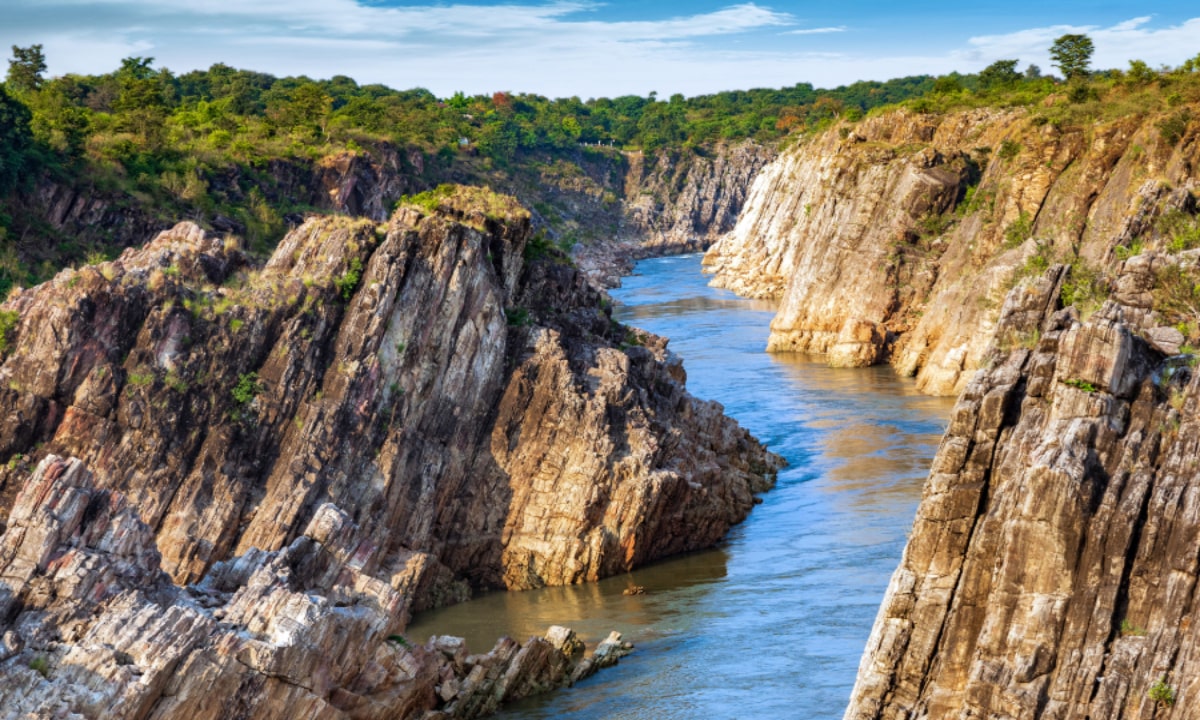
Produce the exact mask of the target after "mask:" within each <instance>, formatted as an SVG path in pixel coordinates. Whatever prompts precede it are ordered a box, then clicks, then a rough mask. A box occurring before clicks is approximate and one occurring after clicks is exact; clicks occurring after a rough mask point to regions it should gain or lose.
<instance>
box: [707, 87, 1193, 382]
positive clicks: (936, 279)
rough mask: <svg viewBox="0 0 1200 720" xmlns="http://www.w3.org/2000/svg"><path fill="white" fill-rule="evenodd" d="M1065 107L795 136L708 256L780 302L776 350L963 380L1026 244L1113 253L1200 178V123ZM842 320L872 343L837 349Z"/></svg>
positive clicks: (1089, 254)
mask: <svg viewBox="0 0 1200 720" xmlns="http://www.w3.org/2000/svg"><path fill="white" fill-rule="evenodd" d="M1055 103H1058V104H1059V105H1061V104H1063V103H1065V98H1056V99H1055V98H1052V99H1051V100H1050V105H1051V108H1050V109H1047V110H1046V111H1045V112H1046V114H1042V113H1040V112H1029V111H1026V110H1021V109H1012V110H989V109H975V110H967V111H961V112H955V113H950V114H945V115H938V114H914V113H911V112H907V111H893V112H890V113H886V114H883V115H880V116H876V117H871V118H868V119H866V120H863V121H862V122H859V123H857V124H855V125H852V126H851V125H842V126H840V127H835V128H833V129H831V130H829V131H827V132H825V133H823V134H821V135H818V136H816V137H813V138H810V139H806V140H801V141H800V142H799V143H798V144H797V145H795V146H794V147H793V148H791V149H789V150H788V151H786V152H785V153H783V154H782V155H781V156H780V157H779V158H778V159H777V160H776V161H774V162H773V163H772V164H770V165H768V166H767V167H766V168H765V169H764V170H763V171H762V172H761V173H760V174H759V175H758V177H757V179H756V180H755V183H754V187H753V188H752V190H751V193H750V197H749V198H748V199H747V200H746V206H745V210H744V211H743V213H742V216H741V218H740V219H739V221H738V224H737V226H736V227H735V228H734V230H733V231H732V232H730V233H729V234H728V235H726V236H725V237H723V238H722V239H721V240H720V241H719V242H718V243H716V244H715V245H714V246H713V247H712V248H711V249H710V251H709V252H708V254H707V256H706V258H705V263H706V265H707V266H708V268H709V269H710V270H711V271H712V272H714V273H715V277H714V281H713V282H714V284H717V285H719V286H723V287H728V288H730V289H733V290H735V291H737V292H739V293H742V294H745V295H751V296H757V297H778V298H781V299H782V303H781V306H780V309H779V312H778V314H777V316H776V317H775V319H774V321H773V322H772V325H771V329H772V332H771V338H770V341H769V349H771V350H778V351H800V352H812V353H831V358H830V359H831V361H832V362H834V363H835V364H843V365H862V364H869V363H872V362H878V361H884V360H890V362H892V363H893V364H894V365H895V366H896V367H897V369H899V370H900V371H901V372H903V373H905V374H915V375H916V376H917V383H918V387H920V388H921V389H922V390H924V391H925V392H929V393H934V394H951V393H958V392H961V390H962V389H963V388H964V387H965V385H966V383H967V382H968V380H969V379H970V377H971V375H972V373H973V372H974V371H975V369H976V368H978V367H979V365H980V363H981V362H982V360H983V358H984V356H985V353H986V351H987V348H988V346H989V344H990V343H991V340H992V338H993V336H994V333H995V330H996V316H997V312H998V310H999V306H1000V303H1001V301H1002V300H1003V297H1004V295H1005V293H1006V292H1007V290H1008V289H1009V288H1010V287H1011V286H1012V284H1013V282H1014V281H1015V279H1016V276H1017V275H1019V274H1020V273H1021V272H1022V271H1023V269H1024V268H1025V266H1026V264H1027V263H1028V262H1029V261H1030V259H1031V258H1035V257H1036V258H1038V259H1039V260H1040V261H1042V262H1043V267H1044V266H1045V264H1046V261H1049V262H1053V261H1054V260H1056V259H1060V260H1063V261H1069V260H1071V259H1073V258H1076V257H1079V258H1082V259H1083V260H1084V261H1086V262H1088V263H1090V264H1092V265H1095V266H1111V264H1112V263H1113V262H1115V249H1116V248H1117V247H1119V246H1129V245H1130V244H1132V243H1133V241H1134V240H1135V239H1138V238H1140V239H1141V240H1144V241H1150V243H1151V244H1153V243H1155V242H1159V240H1160V239H1159V237H1158V236H1157V235H1156V230H1155V219H1156V218H1158V217H1160V216H1162V215H1163V214H1165V213H1167V212H1168V211H1170V210H1172V209H1179V208H1183V209H1187V210H1191V209H1192V208H1193V207H1194V204H1195V200H1194V197H1193V195H1194V194H1195V193H1196V192H1197V191H1198V190H1200V181H1198V180H1197V178H1196V168H1197V167H1198V166H1200V123H1197V122H1195V121H1193V122H1191V123H1190V124H1189V125H1188V126H1187V130H1186V131H1185V132H1184V133H1183V135H1182V137H1178V138H1173V139H1172V140H1168V139H1167V138H1165V137H1164V135H1163V133H1162V132H1161V131H1160V129H1159V123H1161V122H1162V120H1163V118H1164V117H1165V116H1164V115H1162V114H1155V113H1149V112H1148V113H1147V114H1144V115H1130V116H1126V117H1123V118H1120V119H1117V120H1111V121H1100V122H1095V123H1091V122H1087V123H1078V124H1076V123H1073V122H1071V121H1068V120H1062V119H1055V118H1057V117H1058V116H1056V115H1054V114H1053V113H1054V112H1055V111H1056V106H1055ZM1169 112H1170V113H1173V114H1178V113H1179V112H1182V111H1181V110H1179V109H1174V110H1170V111H1169ZM1192 115H1193V116H1197V115H1198V113H1196V112H1192ZM1159 244H1160V246H1161V245H1162V244H1163V243H1159ZM847 323H852V324H853V325H854V326H855V327H857V328H859V331H855V332H857V333H858V334H857V335H855V337H860V336H862V337H865V335H863V332H865V331H863V330H862V328H864V327H865V324H872V325H874V326H875V327H876V329H877V330H878V332H877V338H876V339H874V340H872V341H871V342H870V343H869V345H870V350H867V346H864V345H861V344H860V345H858V346H857V349H856V350H854V351H853V352H850V353H845V352H840V351H839V352H836V353H835V352H834V348H835V346H837V345H844V344H845V342H846V339H845V338H839V336H841V335H842V334H843V332H844V331H845V330H846V326H847ZM855 342H861V341H855ZM843 349H844V348H843Z"/></svg>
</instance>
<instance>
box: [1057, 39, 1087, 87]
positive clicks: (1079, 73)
mask: <svg viewBox="0 0 1200 720" xmlns="http://www.w3.org/2000/svg"><path fill="white" fill-rule="evenodd" d="M1095 49H1096V47H1095V45H1094V44H1093V43H1092V39H1091V38H1090V37H1088V36H1087V35H1076V34H1072V33H1068V34H1066V35H1063V36H1061V37H1059V38H1058V39H1056V40H1055V41H1054V44H1053V45H1051V46H1050V59H1051V60H1053V61H1054V65H1055V66H1056V67H1057V68H1058V69H1059V70H1061V71H1062V74H1063V76H1064V77H1066V79H1068V80H1075V79H1077V78H1084V77H1087V74H1088V66H1089V65H1091V62H1092V52H1093V51H1094V50H1095Z"/></svg>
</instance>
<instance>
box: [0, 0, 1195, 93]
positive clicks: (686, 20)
mask: <svg viewBox="0 0 1200 720" xmlns="http://www.w3.org/2000/svg"><path fill="white" fill-rule="evenodd" d="M1065 33H1086V34H1087V35H1089V36H1091V37H1092V39H1093V41H1094V42H1095V46H1096V53H1095V56H1094V58H1093V66H1094V67H1097V68H1111V67H1121V68H1123V67H1127V66H1128V61H1129V60H1131V59H1140V60H1144V61H1146V62H1148V63H1150V64H1151V65H1152V66H1158V65H1161V64H1168V65H1178V64H1180V63H1181V62H1183V61H1184V60H1186V59H1187V58H1189V57H1194V56H1196V55H1197V54H1198V53H1200V3H1197V2H1195V0H1188V1H1187V2H1176V1H1170V2H1157V1H1155V0H1147V1H1145V2H1110V1H1106V0H1053V1H1051V2H1047V1H1046V0H1005V1H1004V2H995V1H994V0H974V1H972V0H968V1H967V2H962V1H961V0H960V1H959V2H954V3H935V2H930V1H928V0H917V1H916V2H905V1H903V0H854V1H853V2H830V1H829V0H823V1H822V2H815V1H812V0H804V1H800V0H779V1H774V0H755V1H754V2H738V1H737V0H734V1H733V2H721V1H719V0H700V1H697V2H678V1H670V2H647V1H643V2H635V1H633V0H612V1H610V2H593V1H591V0H550V1H543V2H538V1H526V0H495V1H493V0H462V1H454V0H449V1H445V2H428V1H426V2H408V1H405V0H153V1H151V0H0V46H3V47H8V46H10V45H20V46H28V45H31V44H34V43H41V44H42V45H43V46H44V48H45V54H46V58H47V64H48V65H49V74H50V75H61V74H66V73H83V74H87V73H100V72H108V71H111V70H113V69H115V68H116V67H117V66H118V65H119V64H120V60H121V58H124V57H129V56H138V57H153V58H154V59H155V66H156V67H166V68H169V69H171V70H172V71H174V72H176V73H181V72H186V71H188V70H194V69H201V68H206V67H208V66H210V65H212V64H213V63H218V62H222V63H225V64H227V65H232V66H234V67H239V68H245V69H250V70H258V71H261V72H268V73H271V74H273V75H279V76H283V75H307V76H309V77H312V78H328V77H332V76H334V75H348V76H350V77H352V78H354V79H355V80H357V81H359V82H360V83H364V84H366V83H383V84H385V85H388V86H391V87H393V88H397V89H408V88H413V87H424V88H428V89H429V90H431V91H433V92H434V93H435V94H436V95H438V96H439V97H448V96H449V95H451V94H453V93H454V92H455V91H460V90H461V91H464V92H466V93H467V94H477V93H491V92H494V91H497V90H508V91H513V92H532V93H538V94H541V95H546V96H549V97H569V96H578V97H580V98H582V99H587V98H593V97H601V96H608V97H613V96H617V95H627V94H635V95H643V96H644V95H647V94H649V93H650V92H652V91H654V92H657V93H658V94H659V96H660V97H666V96H668V95H671V94H674V93H682V94H684V95H687V96H693V95H699V94H705V93H712V92H718V91H721V90H737V89H748V88H755V87H787V86H791V85H795V84H796V83H800V82H809V83H812V84H813V85H815V86H817V87H834V86H837V85H841V84H848V83H851V82H854V81H856V80H887V79H889V78H894V77H902V76H905V75H916V74H931V75H937V74H943V73H947V72H951V71H955V70H957V71H959V72H963V73H967V72H977V71H978V70H980V69H982V68H984V67H986V66H987V65H989V64H990V63H992V62H994V61H996V60H1001V59H1017V60H1018V61H1019V62H1020V67H1021V68H1024V67H1025V66H1026V65H1028V64H1030V63H1033V64H1036V65H1038V66H1039V67H1041V69H1042V70H1043V71H1046V72H1051V71H1053V68H1052V67H1051V63H1050V59H1049V57H1048V52H1047V51H1048V48H1049V46H1050V44H1051V43H1052V42H1053V40H1054V38H1056V37H1058V36H1060V35H1063V34H1065Z"/></svg>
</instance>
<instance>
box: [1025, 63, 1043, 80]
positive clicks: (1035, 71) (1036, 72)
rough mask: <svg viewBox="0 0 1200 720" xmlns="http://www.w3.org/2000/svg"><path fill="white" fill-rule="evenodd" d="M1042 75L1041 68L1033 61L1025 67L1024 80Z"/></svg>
mask: <svg viewBox="0 0 1200 720" xmlns="http://www.w3.org/2000/svg"><path fill="white" fill-rule="evenodd" d="M1041 76H1042V69H1041V68H1040V67H1038V66H1037V65H1034V64H1033V63H1029V67H1027V68H1025V79H1026V80H1037V79H1038V78H1040V77H1041Z"/></svg>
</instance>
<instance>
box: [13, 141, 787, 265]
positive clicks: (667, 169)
mask: <svg viewBox="0 0 1200 720" xmlns="http://www.w3.org/2000/svg"><path fill="white" fill-rule="evenodd" d="M774 156H775V151H774V150H773V149H771V148H768V147H767V146H764V145H760V144H758V143H755V142H753V141H744V142H741V143H737V144H719V145H716V146H714V147H712V148H707V149H704V148H697V149H692V150H687V151H659V152H655V153H650V154H646V155H644V154H643V153H640V152H637V153H623V152H621V151H618V150H609V149H603V150H601V149H598V148H594V149H593V150H592V151H591V152H580V153H577V154H576V156H575V157H571V158H568V159H564V158H563V157H557V158H555V157H549V158H548V157H541V156H538V157H528V158H522V159H521V160H519V161H518V162H516V163H514V164H513V166H512V167H510V168H509V169H508V170H507V171H506V172H495V173H485V172H483V171H481V170H479V169H478V168H477V167H475V166H473V165H471V164H451V165H449V166H446V165H445V164H444V163H443V162H441V161H439V160H437V159H434V158H427V157H426V156H425V155H424V153H422V152H421V151H420V150H418V149H415V148H400V147H396V146H394V145H391V144H388V143H377V144H375V145H374V146H373V147H372V148H371V149H370V150H369V151H356V152H342V153H338V154H335V155H330V156H327V157H323V158H321V159H319V160H317V161H315V162H314V161H309V160H307V159H295V158H292V159H285V158H277V159H274V160H272V161H270V162H269V163H267V164H266V166H265V167H264V168H262V170H261V172H256V173H253V174H252V173H250V172H247V171H244V170H239V169H238V168H236V167H231V168H228V169H226V170H223V171H219V172H218V171H214V172H211V173H209V174H208V175H207V176H205V177H204V178H202V179H201V180H202V181H203V183H204V187H205V188H206V192H207V193H208V194H209V195H210V196H212V197H213V198H218V199H220V200H222V201H223V202H225V203H228V204H231V205H233V206H240V207H250V206H251V205H253V204H254V203H255V202H259V203H261V204H262V205H263V207H274V208H276V209H279V208H288V207H295V206H299V207H312V208H319V209H322V210H328V211H333V212H338V213H346V214H349V215H354V216H357V217H363V218H368V219H370V220H374V221H376V222H384V221H386V220H387V219H388V217H389V215H390V213H391V209H392V207H393V205H394V204H395V203H396V202H397V201H398V200H399V199H400V198H401V197H403V196H405V195H413V194H416V193H419V192H421V191H424V190H428V189H430V188H433V187H435V186H437V185H439V184H440V183H444V182H456V183H462V184H470V185H480V184H481V185H484V186H487V187H491V188H495V189H497V190H499V191H502V192H506V193H508V194H511V195H514V196H516V197H518V198H520V199H521V201H522V202H524V203H525V204H526V205H527V206H529V207H533V208H539V209H540V211H539V210H535V214H534V221H535V225H538V226H540V227H546V228H550V229H551V231H552V233H555V232H557V233H558V235H559V236H560V238H559V239H566V238H565V236H567V235H570V236H571V237H574V238H575V239H576V240H578V241H579V242H578V244H577V245H576V250H575V256H576V260H577V262H578V263H579V265H580V267H581V268H583V269H584V271H585V272H587V273H588V274H589V275H590V276H591V277H592V278H593V279H595V280H598V281H599V282H600V283H601V284H602V285H605V286H609V287H611V286H615V285H617V284H618V283H619V282H620V276H621V275H623V274H626V273H628V272H629V269H630V268H631V267H632V263H633V261H634V260H635V259H639V258H643V257H650V256H653V255H662V254H669V253H679V252H687V251H694V250H702V249H704V248H706V247H708V245H709V244H711V243H712V242H713V241H714V240H716V238H717V237H719V236H720V235H721V234H722V233H725V232H727V231H728V230H730V229H732V228H733V226H734V223H735V221H736V220H737V216H738V213H739V212H740V211H741V208H742V203H743V202H744V200H745V198H746V195H747V193H748V192H749V189H750V184H751V182H752V180H753V179H754V176H755V175H756V174H757V173H758V171H759V170H760V169H761V168H762V167H763V166H764V165H765V164H766V163H767V162H768V161H770V160H771V159H772V158H773V157H774ZM567 160H569V162H568V161H567ZM144 202H146V201H144V200H139V199H136V198H131V197H122V196H115V195H111V194H105V193H101V192H98V191H97V190H96V189H95V188H92V187H89V186H87V185H86V184H85V185H80V186H74V185H70V184H63V183H59V182H54V181H51V180H44V181H42V182H41V183H40V184H39V185H38V186H37V188H36V190H35V191H33V192H31V193H29V194H28V196H27V197H22V198H20V199H19V200H18V201H17V202H15V203H14V204H13V205H14V208H16V209H17V210H19V212H17V215H18V217H17V224H18V225H19V226H20V227H21V228H24V229H22V230H21V234H22V235H24V234H28V233H30V232H33V233H35V234H37V233H41V232H42V230H40V229H38V228H42V227H49V228H52V229H53V231H54V233H55V234H56V237H67V238H71V239H73V240H74V241H75V242H76V243H78V244H95V243H111V244H115V245H118V246H131V245H135V244H138V243H141V242H143V241H144V240H145V238H147V237H150V236H151V235H153V234H154V233H156V232H158V231H161V230H164V229H166V228H167V224H165V223H164V222H163V221H162V219H161V218H162V217H163V215H164V214H166V213H165V212H164V211H163V210H162V209H159V208H154V207H149V206H146V205H145V204H144ZM280 212H283V211H282V210H280ZM195 216H196V217H200V216H204V212H203V211H202V210H200V209H196V210H195ZM206 220H207V222H208V224H209V225H211V226H212V227H213V228H214V229H215V230H217V231H219V232H222V233H233V234H239V235H240V234H244V233H245V232H246V227H245V224H244V222H243V221H245V220H246V218H241V219H240V220H239V219H237V218H230V217H225V216H223V215H215V216H208V217H206ZM284 220H287V221H288V222H289V223H291V225H292V226H293V227H294V226H295V225H296V224H298V223H299V222H300V221H301V218H300V216H299V215H288V216H286V217H285V218H284ZM555 228H557V230H555ZM275 239H276V238H268V240H269V241H271V242H274V240H275Z"/></svg>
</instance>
